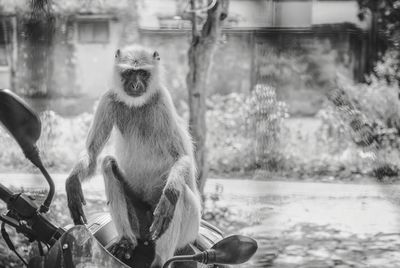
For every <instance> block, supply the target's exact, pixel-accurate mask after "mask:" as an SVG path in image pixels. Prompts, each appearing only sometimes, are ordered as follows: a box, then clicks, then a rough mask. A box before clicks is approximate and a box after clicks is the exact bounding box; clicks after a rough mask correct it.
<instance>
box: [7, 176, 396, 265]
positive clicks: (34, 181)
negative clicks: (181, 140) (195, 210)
mask: <svg viewBox="0 0 400 268" xmlns="http://www.w3.org/2000/svg"><path fill="white" fill-rule="evenodd" d="M54 178H55V182H56V188H57V191H58V192H64V180H65V178H66V175H65V174H59V175H55V176H54ZM0 183H3V184H4V185H7V186H10V185H14V186H23V187H24V188H32V187H34V188H38V187H39V188H41V187H44V186H45V185H46V184H45V182H44V180H42V179H41V178H40V177H39V176H32V175H24V174H0ZM216 189H218V190H217V191H222V193H221V194H220V201H218V202H217V203H218V205H219V206H224V207H227V208H228V209H229V211H230V213H231V214H232V218H233V219H235V221H238V222H241V225H239V226H241V227H240V228H239V229H238V228H236V229H232V230H231V231H234V232H240V233H242V234H246V235H250V236H251V237H254V238H255V239H256V240H257V241H258V243H259V250H258V252H257V254H256V255H255V256H254V257H253V258H252V259H251V261H250V262H249V263H247V264H246V265H242V266H238V267H246V268H247V267H276V268H286V267H290V268H292V267H293V268H329V267H335V268H348V267H354V268H359V267H370V268H398V267H400V226H399V224H400V219H399V217H400V213H399V212H400V205H399V204H400V202H399V199H400V186H398V185H377V184H373V183H371V184H337V183H315V182H275V181H248V180H227V179H210V180H209V181H208V183H207V186H206V189H205V191H206V192H207V193H212V192H214V191H216ZM84 191H85V192H86V195H87V196H88V198H90V195H93V196H97V198H98V197H99V193H101V194H100V196H104V195H103V194H102V192H103V191H104V185H103V183H102V179H101V178H98V177H96V178H94V179H92V180H91V181H90V182H89V183H88V184H86V185H84ZM226 230H228V231H229V230H230V229H229V226H226Z"/></svg>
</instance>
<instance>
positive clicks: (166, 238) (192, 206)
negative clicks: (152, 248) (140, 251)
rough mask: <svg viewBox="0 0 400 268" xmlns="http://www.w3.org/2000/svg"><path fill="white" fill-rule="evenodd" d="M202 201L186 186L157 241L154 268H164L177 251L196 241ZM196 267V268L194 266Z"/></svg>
mask: <svg viewBox="0 0 400 268" xmlns="http://www.w3.org/2000/svg"><path fill="white" fill-rule="evenodd" d="M200 209H201V205H200V200H199V198H198V197H197V196H196V194H195V193H193V191H192V190H191V189H190V188H189V187H188V186H187V185H185V187H184V190H183V192H182V194H181V195H180V196H179V198H178V200H177V203H176V208H175V212H174V214H173V217H172V220H171V223H170V224H169V226H168V228H167V230H166V231H165V232H164V234H162V235H161V236H160V238H158V240H156V255H157V259H156V260H155V261H154V263H153V265H152V268H156V267H157V268H158V267H162V265H163V264H164V263H165V262H166V261H167V260H168V259H169V258H171V257H172V256H173V255H174V253H175V251H176V250H177V249H179V248H183V247H184V246H186V245H187V244H188V243H190V242H192V241H194V240H195V239H196V237H197V234H198V232H199V226H200V217H201V215H200ZM194 267H196V266H194Z"/></svg>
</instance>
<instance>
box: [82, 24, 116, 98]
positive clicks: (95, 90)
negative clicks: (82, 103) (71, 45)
mask: <svg viewBox="0 0 400 268" xmlns="http://www.w3.org/2000/svg"><path fill="white" fill-rule="evenodd" d="M76 27H77V23H76ZM109 29H110V31H109V32H110V35H109V43H105V44H99V43H94V44H92V43H79V41H78V30H77V29H76V30H75V31H74V32H75V33H76V36H75V42H76V43H75V44H76V45H75V49H76V50H75V53H76V54H75V59H76V61H77V62H76V69H75V70H76V79H77V82H78V84H79V85H80V86H81V92H82V93H85V95H88V96H90V97H99V96H100V95H101V94H102V93H103V92H105V91H106V90H107V89H109V88H110V85H111V79H112V73H113V66H114V55H115V51H116V49H117V47H118V42H119V40H120V36H121V30H122V27H121V23H119V22H118V21H114V20H110V28H109Z"/></svg>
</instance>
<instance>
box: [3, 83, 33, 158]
mask: <svg viewBox="0 0 400 268" xmlns="http://www.w3.org/2000/svg"><path fill="white" fill-rule="evenodd" d="M0 121H1V123H2V124H3V125H4V126H5V127H6V128H7V130H8V131H9V132H10V134H11V135H12V136H13V137H14V138H15V140H16V141H17V142H18V144H19V145H20V147H21V148H22V150H23V152H24V154H25V155H26V156H27V157H28V156H29V155H30V154H31V152H32V150H35V148H36V142H37V140H38V139H39V137H40V133H41V122H40V119H39V117H38V116H37V114H36V113H35V112H34V111H33V110H32V109H31V108H30V107H29V106H28V105H27V104H26V103H25V101H24V100H23V99H21V98H20V97H18V96H17V95H16V94H14V93H12V92H11V91H10V90H8V89H3V90H0ZM28 158H29V157H28Z"/></svg>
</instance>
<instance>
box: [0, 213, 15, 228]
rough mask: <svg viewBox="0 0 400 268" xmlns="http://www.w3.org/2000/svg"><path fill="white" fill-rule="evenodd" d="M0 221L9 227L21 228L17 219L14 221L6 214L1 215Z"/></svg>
mask: <svg viewBox="0 0 400 268" xmlns="http://www.w3.org/2000/svg"><path fill="white" fill-rule="evenodd" d="M0 221H2V222H4V223H5V224H7V225H10V226H12V227H14V228H15V229H17V228H19V226H20V224H19V222H18V221H17V220H16V219H14V218H12V217H10V216H7V215H6V214H4V213H2V214H0Z"/></svg>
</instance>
